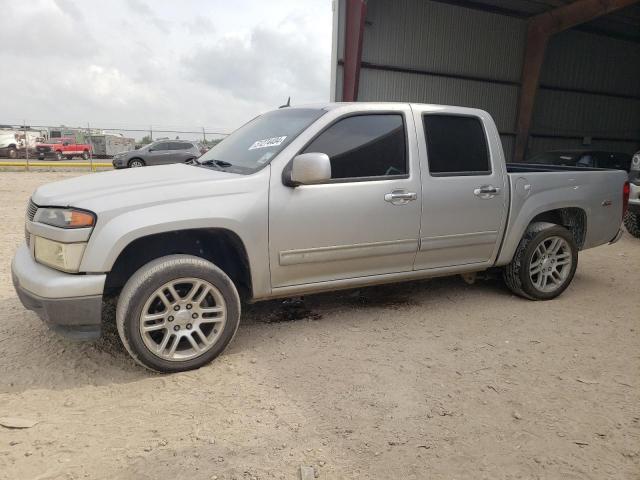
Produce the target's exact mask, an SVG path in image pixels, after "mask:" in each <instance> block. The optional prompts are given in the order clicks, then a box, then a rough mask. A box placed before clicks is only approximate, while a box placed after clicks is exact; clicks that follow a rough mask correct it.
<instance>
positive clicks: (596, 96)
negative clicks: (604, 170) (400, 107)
mask: <svg viewBox="0 0 640 480" xmlns="http://www.w3.org/2000/svg"><path fill="white" fill-rule="evenodd" d="M332 56H333V58H332V84H331V97H332V99H333V100H336V101H354V100H359V101H368V100H369V101H410V102H423V103H437V104H451V105H462V106H470V107H477V108H482V109H484V110H487V111H488V112H489V113H491V114H492V115H493V117H494V119H495V120H496V123H497V125H498V128H499V130H500V134H501V138H502V142H503V145H504V148H505V154H506V156H507V159H508V160H513V161H521V160H523V159H524V158H526V156H527V155H530V154H533V153H537V152H540V151H546V150H554V149H575V148H594V149H595V148H597V149H603V150H612V151H623V152H628V153H633V152H634V151H637V150H638V149H640V5H639V4H638V0H578V1H575V2H570V1H564V0H478V1H475V0H474V1H469V0H446V1H431V0H368V1H365V0H334V26H333V51H332ZM587 146H588V147H587Z"/></svg>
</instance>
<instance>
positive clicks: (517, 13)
mask: <svg viewBox="0 0 640 480" xmlns="http://www.w3.org/2000/svg"><path fill="white" fill-rule="evenodd" d="M435 1H438V2H442V3H449V4H453V5H459V6H463V7H468V8H475V9H478V10H485V11H490V12H494V13H499V14H502V15H509V16H514V17H519V18H528V17H531V16H534V15H538V14H540V13H544V12H547V11H549V10H553V9H554V8H557V7H561V6H563V5H567V4H569V3H573V0H435ZM576 28H577V29H578V30H584V31H589V32H592V33H599V34H603V35H608V36H612V37H617V38H621V39H624V40H630V41H634V42H640V3H638V4H635V5H631V6H629V7H626V8H623V9H621V10H619V11H617V12H613V13H610V14H608V15H604V16H602V17H600V18H598V19H596V20H593V21H591V22H589V23H585V24H584V25H581V26H579V27H576Z"/></svg>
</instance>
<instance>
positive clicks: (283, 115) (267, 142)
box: [198, 108, 326, 174]
mask: <svg viewBox="0 0 640 480" xmlns="http://www.w3.org/2000/svg"><path fill="white" fill-rule="evenodd" d="M324 113H326V112H325V110H322V109H317V108H282V109H279V110H273V111H271V112H267V113H265V114H263V115H260V116H259V117H256V118H254V119H253V120H251V121H250V122H249V123H246V124H245V125H243V126H242V127H240V128H239V129H238V130H236V131H235V132H233V133H232V134H231V135H229V136H228V137H227V138H225V139H224V140H223V141H221V142H220V143H218V144H217V145H216V146H215V147H213V148H212V149H211V150H209V151H208V152H207V153H205V154H204V155H202V156H201V157H200V158H199V159H198V163H199V164H200V165H202V166H206V167H211V168H217V169H220V170H224V171H228V172H233V173H243V174H249V173H253V172H255V171H256V170H259V169H260V168H262V167H263V166H264V165H265V164H267V163H269V161H271V159H272V158H273V157H275V156H276V155H277V154H278V153H280V152H281V151H282V150H283V149H284V148H285V147H286V146H287V145H289V144H290V143H291V142H292V141H293V140H294V139H295V138H296V137H297V136H298V135H300V133H301V132H302V131H303V130H304V129H306V128H307V127H308V126H309V125H311V124H312V123H313V122H315V121H316V120H317V119H318V118H320V117H321V116H322V115H323V114H324Z"/></svg>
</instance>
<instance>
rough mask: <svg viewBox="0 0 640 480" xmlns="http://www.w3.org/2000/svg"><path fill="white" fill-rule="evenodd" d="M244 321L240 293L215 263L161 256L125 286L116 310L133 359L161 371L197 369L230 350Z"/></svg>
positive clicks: (183, 257)
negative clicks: (232, 341)
mask: <svg viewBox="0 0 640 480" xmlns="http://www.w3.org/2000/svg"><path fill="white" fill-rule="evenodd" d="M239 324H240V297H239V295H238V291H237V289H236V287H235V285H234V284H233V282H232V281H231V279H230V278H229V277H228V276H227V275H226V274H225V273H224V272H223V271H222V270H220V269H219V268H218V267H216V266H215V265H214V264H213V263H211V262H209V261H207V260H204V259H202V258H199V257H194V256H190V255H169V256H166V257H161V258H158V259H156V260H153V261H152V262H149V263H148V264H146V265H144V266H143V267H142V268H140V269H139V270H138V271H137V272H136V273H135V274H134V275H133V276H132V277H131V278H130V279H129V281H127V283H126V284H125V286H124V288H123V289H122V292H121V294H120V298H119V299H118V307H117V310H116V325H117V327H118V333H119V335H120V339H121V340H122V343H123V344H124V346H125V348H126V349H127V351H128V352H129V354H130V355H131V356H132V357H133V359H134V360H135V361H136V362H138V363H139V364H140V365H142V366H144V367H146V368H148V369H150V370H154V371H157V372H165V373H172V372H182V371H185V370H193V369H196V368H200V367H202V366H203V365H206V364H207V363H209V362H211V361H212V360H213V359H214V358H216V357H217V356H218V355H220V353H222V351H223V350H224V349H225V348H226V346H227V345H228V344H229V342H230V341H231V340H232V338H233V336H234V335H235V333H236V330H237V329H238V325H239Z"/></svg>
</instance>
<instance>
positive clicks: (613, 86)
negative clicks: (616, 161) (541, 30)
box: [529, 30, 640, 153]
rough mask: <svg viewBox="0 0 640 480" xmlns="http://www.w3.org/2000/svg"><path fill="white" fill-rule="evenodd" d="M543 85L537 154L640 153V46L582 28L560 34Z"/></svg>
mask: <svg viewBox="0 0 640 480" xmlns="http://www.w3.org/2000/svg"><path fill="white" fill-rule="evenodd" d="M540 85H541V88H540V89H539V90H538V95H537V97H536V104H535V110H534V116H533V125H532V130H531V133H532V135H533V138H532V139H531V140H530V142H529V151H530V152H531V153H536V152H540V151H545V150H549V149H555V150H563V149H575V148H603V149H607V150H620V151H626V152H629V153H632V152H634V151H636V150H637V149H640V141H639V140H638V139H640V44H638V43H635V42H630V41H625V40H619V39H615V38H611V37H605V36H602V35H595V34H591V33H585V32H581V31H576V30H569V31H566V32H563V33H560V34H558V35H556V36H555V37H553V38H552V39H551V41H550V43H549V47H548V49H547V55H546V57H545V63H544V66H543V71H542V76H541V78H540ZM558 88H559V89H560V90H558ZM564 89H566V90H564ZM567 90H577V91H567ZM563 136H565V137H567V138H561V137H563ZM568 137H573V138H568ZM587 145H588V147H587Z"/></svg>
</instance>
